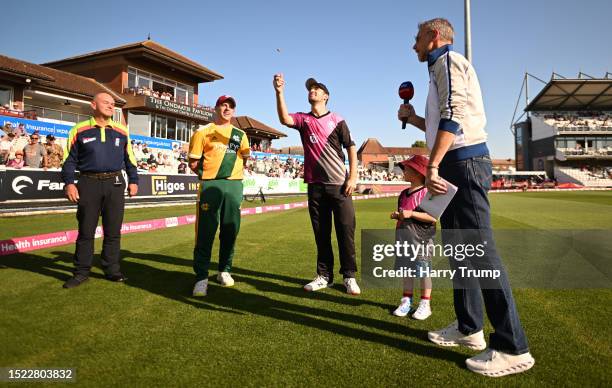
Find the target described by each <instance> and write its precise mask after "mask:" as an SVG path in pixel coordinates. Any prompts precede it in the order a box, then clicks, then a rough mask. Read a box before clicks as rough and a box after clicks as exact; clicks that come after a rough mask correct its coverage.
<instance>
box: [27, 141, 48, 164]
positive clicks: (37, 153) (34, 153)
mask: <svg viewBox="0 0 612 388" xmlns="http://www.w3.org/2000/svg"><path fill="white" fill-rule="evenodd" d="M46 154H47V152H46V151H45V147H44V146H43V145H42V144H40V143H36V144H28V145H26V146H25V147H23V160H24V161H25V165H26V166H28V167H35V168H38V167H40V164H41V162H42V160H43V157H44V156H45V155H46Z"/></svg>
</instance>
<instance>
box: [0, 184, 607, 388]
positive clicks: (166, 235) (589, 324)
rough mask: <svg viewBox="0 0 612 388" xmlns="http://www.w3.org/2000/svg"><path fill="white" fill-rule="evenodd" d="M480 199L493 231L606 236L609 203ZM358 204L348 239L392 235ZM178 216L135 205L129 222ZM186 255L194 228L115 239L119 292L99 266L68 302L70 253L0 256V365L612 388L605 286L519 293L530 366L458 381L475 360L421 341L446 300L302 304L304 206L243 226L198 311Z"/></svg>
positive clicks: (306, 271)
mask: <svg viewBox="0 0 612 388" xmlns="http://www.w3.org/2000/svg"><path fill="white" fill-rule="evenodd" d="M490 198H491V201H492V211H493V224H494V226H495V228H496V229H612V217H611V215H612V192H571V193H508V194H493V195H491V196H490ZM293 201H294V200H293V199H290V200H289V202H293ZM249 205H250V204H249ZM355 206H356V210H357V223H358V228H359V229H361V228H392V227H393V223H392V222H391V221H390V220H388V215H389V213H390V212H391V211H392V210H393V208H394V206H395V199H393V198H389V199H378V200H366V201H356V202H355ZM191 209H193V207H191ZM173 210H174V212H173ZM189 211H190V210H189V208H175V209H172V208H160V209H134V210H128V211H127V216H126V220H130V221H133V220H137V219H151V218H160V217H164V216H170V215H180V214H186V213H187V212H189ZM73 220H74V215H55V216H34V217H31V218H11V219H1V220H0V230H1V231H2V235H3V238H6V237H8V236H9V235H10V234H15V235H17V234H19V235H29V234H36V233H42V232H48V231H52V230H63V229H73V228H75V227H76V225H75V221H73ZM611 237H612V236H611ZM357 240H358V241H357V248H358V253H359V235H358V236H357ZM519 243H520V242H519ZM100 245H101V244H100V241H97V242H96V252H99V250H100ZM192 248H193V226H184V227H176V228H170V229H164V230H159V231H154V232H149V233H136V234H129V235H126V236H124V237H123V241H122V251H123V257H124V261H123V265H122V269H123V272H124V273H125V274H126V275H127V276H128V278H129V279H128V281H127V282H126V283H125V284H115V283H111V282H108V281H105V280H103V279H102V272H101V271H100V269H99V268H96V269H95V270H94V273H93V274H92V279H91V280H90V281H89V282H88V283H86V284H84V285H83V286H81V287H79V288H77V289H73V290H64V289H62V287H61V285H62V283H63V281H64V280H66V279H67V278H68V277H69V275H70V270H71V255H72V252H73V249H74V248H73V246H64V247H59V248H51V249H48V250H42V251H35V252H32V253H28V254H20V255H13V256H7V257H0V264H3V265H4V266H6V267H7V268H3V269H0V279H1V281H0V294H1V295H2V297H1V298H0V311H1V314H0V328H1V333H2V336H1V338H2V339H1V342H0V367H20V368H26V367H30V368H34V367H36V368H48V367H56V368H76V374H77V382H78V384H79V385H84V386H118V385H121V386H186V385H196V384H197V385H200V386H279V387H280V386H283V387H284V386H319V385H320V386H346V387H357V386H359V387H362V386H363V387H372V386H381V387H387V386H408V385H412V384H414V385H420V386H427V385H436V386H440V385H446V386H448V385H452V386H464V385H470V386H472V385H477V386H478V385H485V384H491V383H496V384H500V383H502V384H509V385H517V386H522V385H547V386H552V385H554V386H561V385H563V386H565V385H581V386H611V385H612V372H611V371H610V365H612V328H611V325H610V320H611V319H612V290H610V289H568V290H559V289H535V288H531V289H515V290H514V295H515V298H516V300H517V304H518V309H519V312H520V315H521V319H522V321H523V324H524V327H525V330H526V332H527V336H528V339H529V342H530V347H531V351H532V353H533V355H534V356H535V358H536V365H535V367H534V368H533V369H531V370H530V371H528V372H526V373H524V374H521V375H515V376H508V377H504V378H502V379H501V380H492V379H488V378H486V377H482V376H479V375H475V374H473V373H471V372H470V371H468V370H467V369H465V367H464V360H465V358H467V357H469V356H470V355H473V354H474V352H470V351H468V350H465V349H462V348H442V347H438V346H435V345H433V344H431V343H429V342H428V341H427V340H426V335H427V331H428V330H430V329H437V328H440V327H443V326H445V325H446V324H448V323H449V322H450V321H452V320H453V319H454V318H453V316H454V314H453V305H452V292H451V290H449V289H438V290H434V292H433V301H432V307H433V315H432V316H431V318H429V319H428V320H426V321H424V322H417V321H414V320H410V319H408V318H398V317H394V316H391V315H390V310H391V309H392V308H394V307H395V305H396V303H397V302H398V301H399V297H400V295H401V294H400V290H399V289H398V290H380V289H379V290H368V289H364V290H363V291H364V292H363V294H362V295H361V296H359V297H351V296H348V295H346V294H345V293H344V292H343V287H341V286H339V285H336V286H334V287H333V288H331V289H326V290H323V291H322V292H317V293H313V294H307V293H305V292H304V291H303V290H302V285H303V284H304V283H305V282H307V281H309V280H311V278H312V277H313V275H314V269H315V249H314V242H313V236H312V231H311V229H310V224H309V218H308V212H307V210H305V209H298V210H291V211H286V212H278V213H269V214H261V215H254V216H247V217H244V218H243V223H242V229H241V232H240V236H239V238H238V245H237V248H236V252H237V254H236V258H235V260H234V265H235V270H234V273H235V279H236V286H235V287H233V288H221V287H220V286H218V285H216V283H215V282H211V285H210V287H209V295H208V296H207V297H206V298H202V299H197V298H193V297H192V296H191V289H192V285H193V274H192V269H191V264H192V260H191V254H192ZM215 251H217V249H216V248H215ZM96 260H99V256H98V255H96ZM213 268H214V266H213ZM211 275H216V272H215V271H213V272H212V273H211ZM211 277H212V276H211ZM490 330H491V328H490V326H487V327H486V328H485V334H487V333H489V332H490Z"/></svg>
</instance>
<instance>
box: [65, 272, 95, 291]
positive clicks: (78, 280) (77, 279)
mask: <svg viewBox="0 0 612 388" xmlns="http://www.w3.org/2000/svg"><path fill="white" fill-rule="evenodd" d="M87 280H89V278H88V277H87V276H83V275H74V276H73V277H71V278H70V279H68V280H67V281H66V283H64V288H75V287H78V286H80V285H81V284H83V283H85V282H86V281H87Z"/></svg>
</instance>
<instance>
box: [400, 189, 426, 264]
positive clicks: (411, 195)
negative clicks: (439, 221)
mask: <svg viewBox="0 0 612 388" xmlns="http://www.w3.org/2000/svg"><path fill="white" fill-rule="evenodd" d="M426 195H427V188H426V187H421V188H418V189H416V190H414V191H410V189H405V190H404V191H402V192H401V194H400V195H399V198H398V199H397V211H398V212H401V211H402V210H414V211H420V212H422V211H423V210H422V209H421V208H420V207H419V205H420V204H421V202H423V200H424V199H425V196H426ZM395 230H396V233H395V236H396V239H397V241H401V242H404V241H407V242H409V243H410V244H413V245H420V244H423V243H425V244H427V243H429V242H432V240H433V238H434V236H435V235H436V224H434V223H430V222H423V221H419V220H416V219H414V218H408V219H405V220H403V221H402V220H397V225H396V226H395ZM417 260H431V257H430V255H429V254H426V255H424V256H422V257H418V258H417Z"/></svg>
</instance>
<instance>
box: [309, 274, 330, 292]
mask: <svg viewBox="0 0 612 388" xmlns="http://www.w3.org/2000/svg"><path fill="white" fill-rule="evenodd" d="M331 285H332V283H331V282H329V283H328V281H327V278H326V277H324V276H321V275H317V277H316V278H314V280H313V281H312V282H310V283H308V284H307V285H305V286H304V289H305V290H306V291H308V292H311V291H319V290H322V289H323V288H327V287H329V286H331Z"/></svg>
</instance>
